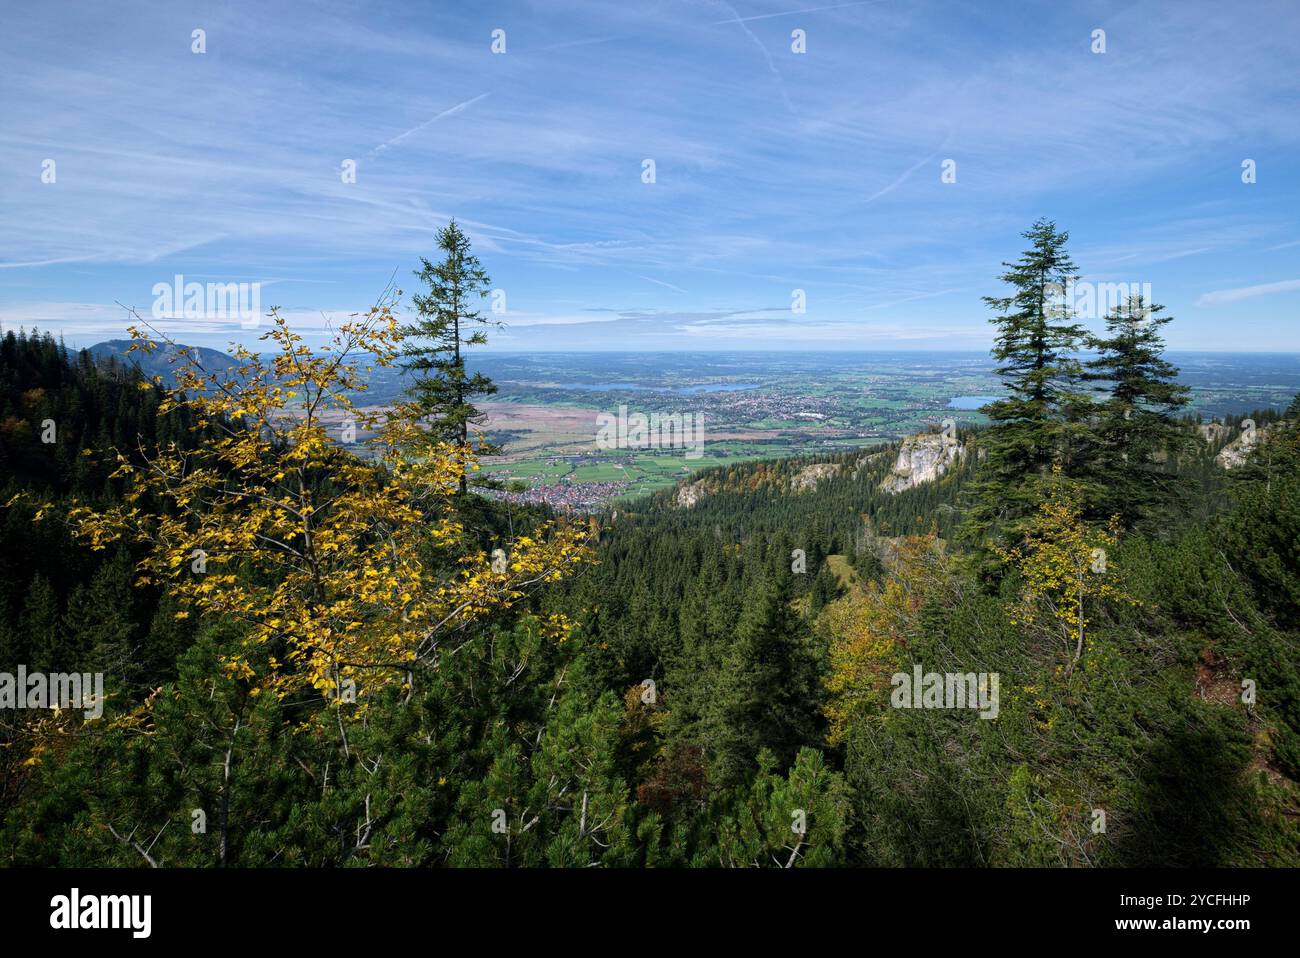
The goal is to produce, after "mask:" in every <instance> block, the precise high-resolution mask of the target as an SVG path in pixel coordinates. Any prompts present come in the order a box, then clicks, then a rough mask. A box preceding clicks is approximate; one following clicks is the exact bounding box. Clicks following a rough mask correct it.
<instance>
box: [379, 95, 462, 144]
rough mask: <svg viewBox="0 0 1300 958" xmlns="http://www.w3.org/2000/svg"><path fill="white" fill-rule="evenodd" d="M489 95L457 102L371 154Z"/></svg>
mask: <svg viewBox="0 0 1300 958" xmlns="http://www.w3.org/2000/svg"><path fill="white" fill-rule="evenodd" d="M487 95H488V94H486V93H480V94H479V95H478V96H476V97H474V98H473V99H472V100H466V101H465V102H464V103H457V104H456V105H455V106H453V107H451V108H449V109H446V110H443V111H442V112H441V113H439V114H438V115H437V116H435V117H431V118H429V119H427V120H425V121H424V122H423V123H421V124H420V125H419V126H413V127H411V128H410V129H409V130H407V131H406V132H405V133H399V134H398V135H397V136H395V137H393V138H392V139H391V140H389V141H388V142H387V143H381V144H379V146H377V147H375V148H374V149H373V150H371V151H370V153H369V155H370V156H377V155H378V154H380V153H383V152H384V151H385V150H387V149H388V148H389V147H390V146H394V145H396V144H398V143H401V142H402V141H403V140H404V139H406V138H407V137H408V136H410V135H411V134H412V133H419V132H420V131H421V130H423V129H424V128H425V127H427V126H431V125H432V124H434V123H437V122H438V121H439V120H441V119H443V118H444V117H448V116H451V115H453V114H455V113H460V112H461V111H462V110H465V109H467V108H469V107H471V106H473V105H474V104H475V103H477V102H478V101H479V100H481V99H483V98H484V97H486V96H487Z"/></svg>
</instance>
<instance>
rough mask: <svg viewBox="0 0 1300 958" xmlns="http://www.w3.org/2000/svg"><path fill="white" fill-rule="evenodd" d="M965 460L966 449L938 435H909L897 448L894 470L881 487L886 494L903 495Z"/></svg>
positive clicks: (929, 433)
mask: <svg viewBox="0 0 1300 958" xmlns="http://www.w3.org/2000/svg"><path fill="white" fill-rule="evenodd" d="M965 457H966V447H965V446H963V445H961V444H960V443H958V442H956V441H954V440H953V439H950V438H948V437H946V436H944V435H943V434H942V433H937V432H923V433H919V434H918V435H915V436H908V437H907V438H906V439H904V440H903V444H902V445H901V446H899V447H898V456H897V457H896V458H895V459H894V468H893V469H891V470H890V471H889V475H888V476H886V477H885V479H884V481H883V482H882V483H881V484H880V488H881V489H883V490H884V491H885V492H902V491H903V490H904V489H912V488H914V487H915V486H918V485H920V484H921V483H923V482H933V481H934V480H935V479H938V478H939V477H940V476H942V475H943V474H944V473H945V472H947V471H948V470H949V469H951V468H952V467H953V466H955V465H956V464H957V463H959V462H961V461H962V459H964V458H965Z"/></svg>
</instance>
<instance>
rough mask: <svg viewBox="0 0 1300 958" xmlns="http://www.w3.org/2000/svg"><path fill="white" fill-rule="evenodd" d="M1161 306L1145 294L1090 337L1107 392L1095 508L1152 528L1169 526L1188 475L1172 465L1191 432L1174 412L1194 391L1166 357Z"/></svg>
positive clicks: (1095, 372) (1093, 370) (1093, 368)
mask: <svg viewBox="0 0 1300 958" xmlns="http://www.w3.org/2000/svg"><path fill="white" fill-rule="evenodd" d="M1163 310H1164V307H1163V306H1157V305H1154V304H1151V303H1147V302H1146V301H1145V300H1144V299H1143V298H1142V297H1141V296H1135V297H1132V298H1130V299H1128V300H1127V301H1126V302H1124V303H1122V304H1120V305H1119V306H1117V307H1116V308H1115V309H1114V310H1113V311H1112V312H1111V313H1110V315H1108V316H1107V317H1106V331H1107V333H1108V334H1109V335H1108V336H1106V337H1092V338H1091V339H1090V345H1091V346H1092V348H1093V349H1095V350H1096V351H1097V352H1098V353H1099V355H1098V357H1097V358H1096V359H1094V360H1092V361H1091V362H1089V363H1088V368H1089V373H1088V378H1090V379H1094V380H1100V381H1102V382H1104V383H1105V384H1106V385H1105V386H1103V387H1101V388H1106V389H1108V390H1109V398H1108V399H1106V400H1105V401H1104V402H1103V403H1102V404H1101V409H1100V412H1101V417H1100V421H1099V423H1098V425H1097V434H1098V439H1099V443H1098V447H1097V456H1096V459H1095V460H1094V468H1095V470H1096V474H1097V478H1098V479H1099V480H1100V483H1099V488H1100V490H1101V491H1100V498H1099V502H1098V510H1097V511H1099V512H1100V513H1101V515H1102V516H1104V517H1109V516H1111V515H1118V516H1119V517H1120V521H1121V523H1122V524H1123V526H1124V527H1125V528H1128V529H1137V528H1140V529H1142V530H1143V531H1148V532H1149V531H1156V530H1159V529H1160V528H1162V527H1166V526H1167V524H1168V520H1169V518H1170V514H1171V508H1172V507H1173V506H1174V505H1175V502H1174V500H1175V498H1176V496H1177V494H1178V489H1179V487H1180V485H1182V484H1183V483H1184V480H1182V479H1180V477H1179V475H1178V473H1177V471H1176V469H1174V468H1172V467H1171V466H1170V465H1167V464H1169V463H1171V462H1172V461H1173V460H1176V458H1177V456H1178V454H1179V453H1180V452H1182V451H1183V450H1184V449H1186V448H1187V446H1188V445H1189V444H1190V442H1191V438H1192V436H1191V433H1190V432H1189V431H1188V430H1187V429H1186V428H1184V427H1183V426H1181V425H1180V424H1179V423H1178V421H1177V420H1176V418H1175V416H1176V414H1177V413H1178V411H1179V410H1180V409H1181V408H1182V407H1183V406H1185V405H1186V404H1187V401H1188V394H1189V390H1188V388H1187V387H1186V386H1180V385H1179V384H1178V383H1177V381H1176V380H1177V378H1178V369H1177V368H1176V367H1174V366H1173V365H1171V364H1170V363H1168V362H1166V361H1165V359H1164V356H1163V353H1164V346H1165V344H1164V339H1163V338H1162V337H1161V334H1160V327H1162V326H1164V325H1165V324H1166V323H1168V322H1169V321H1170V320H1171V319H1172V317H1170V316H1162V315H1160V313H1162V312H1163ZM1158 460H1163V461H1158Z"/></svg>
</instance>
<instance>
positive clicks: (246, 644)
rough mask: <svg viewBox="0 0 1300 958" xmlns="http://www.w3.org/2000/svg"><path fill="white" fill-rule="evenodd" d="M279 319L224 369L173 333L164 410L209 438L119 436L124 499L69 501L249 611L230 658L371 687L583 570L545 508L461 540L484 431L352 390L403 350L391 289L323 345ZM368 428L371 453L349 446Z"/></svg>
mask: <svg viewBox="0 0 1300 958" xmlns="http://www.w3.org/2000/svg"><path fill="white" fill-rule="evenodd" d="M271 320H272V328H271V329H270V330H269V331H268V332H267V333H265V334H264V335H263V336H262V339H263V341H266V342H268V343H270V344H271V346H272V347H273V349H274V351H273V352H271V353H270V354H269V355H268V356H266V357H263V356H261V355H258V354H257V353H255V352H253V351H252V350H250V349H248V348H246V347H243V346H238V347H236V348H235V350H234V352H233V355H234V358H235V359H236V364H235V365H234V366H232V367H231V368H229V369H225V370H217V371H213V370H208V369H205V368H204V367H203V365H202V362H201V361H200V359H199V357H198V356H197V354H196V353H195V351H193V350H188V349H186V348H185V347H180V346H177V345H176V344H174V343H171V342H170V340H166V339H165V337H163V338H164V340H165V341H166V342H167V343H168V344H169V345H170V346H172V348H173V349H175V350H177V352H178V353H179V355H180V356H181V362H180V363H179V364H178V368H177V371H176V374H175V385H174V386H173V387H172V388H171V389H169V390H168V395H167V397H166V399H165V400H164V402H163V404H162V406H161V407H160V410H159V414H160V415H168V414H170V413H172V412H174V411H177V410H180V409H187V410H189V411H190V412H191V413H193V414H194V416H195V419H196V422H197V425H196V426H195V428H197V429H205V428H209V427H212V428H215V429H216V431H217V438H216V439H215V440H214V441H212V442H209V443H206V444H204V445H202V446H200V447H199V448H197V449H193V450H184V449H181V448H180V447H178V446H177V445H176V444H174V443H173V444H168V445H166V446H165V447H163V448H156V449H146V448H143V447H140V448H137V449H135V450H130V451H125V450H117V451H116V458H117V462H118V464H119V465H118V469H117V471H116V473H115V477H118V478H121V479H123V480H125V482H126V485H127V490H126V493H125V495H124V497H123V501H122V503H121V505H119V506H115V507H113V508H111V509H107V510H103V511H97V510H95V509H91V508H87V507H85V506H76V507H74V508H73V509H72V510H71V512H70V519H71V521H72V524H73V526H74V528H75V530H76V531H77V533H78V534H79V535H81V536H82V537H83V538H84V539H85V540H86V541H87V542H89V543H90V544H91V546H92V548H94V549H104V548H106V547H107V546H108V545H109V544H110V543H113V542H114V541H116V540H119V539H127V540H130V541H132V542H134V543H135V544H136V545H137V546H140V547H143V549H144V558H143V559H142V561H141V562H140V563H139V580H138V581H139V583H140V584H150V583H154V584H160V585H161V586H163V587H164V588H165V589H166V591H168V592H169V593H170V594H171V595H173V596H174V597H175V598H177V599H178V600H179V601H180V603H181V606H182V610H181V611H180V612H178V613H177V617H178V618H181V617H188V616H189V615H191V614H192V613H195V614H199V615H202V616H206V617H210V618H211V619H215V620H219V621H224V622H227V623H239V624H240V625H241V626H242V632H243V635H244V638H243V640H242V644H241V645H240V647H239V648H238V649H237V650H236V651H233V652H230V653H227V654H225V655H224V656H223V663H222V664H223V666H224V668H225V670H226V671H227V673H228V674H229V675H231V676H234V677H239V678H242V679H244V680H246V681H247V682H248V683H249V684H250V686H251V687H252V688H253V691H254V694H260V693H262V692H268V693H272V694H274V695H276V696H278V697H279V698H281V699H284V698H286V697H287V696H289V695H291V694H293V693H296V692H300V691H302V690H304V689H308V688H314V689H316V690H318V691H319V692H320V693H321V694H323V695H325V696H327V697H328V698H330V699H331V700H333V701H335V702H345V701H346V702H354V701H355V702H358V703H359V704H362V705H364V702H363V698H362V697H364V696H365V695H367V694H368V693H374V692H377V691H378V690H379V689H380V688H382V687H384V686H385V685H388V684H391V683H394V682H403V681H405V680H406V675H407V673H408V672H409V671H410V670H411V669H412V668H413V667H414V666H415V665H416V664H417V663H418V664H422V665H428V666H433V667H435V668H436V666H437V665H438V663H439V661H440V659H441V657H443V656H445V655H449V654H453V653H454V652H455V650H456V648H457V642H458V638H457V637H458V636H464V635H465V634H466V632H467V630H468V629H469V628H470V627H471V626H472V625H473V624H474V623H475V622H476V621H479V620H481V619H482V618H483V617H485V616H487V615H489V614H490V613H493V612H495V611H498V610H503V609H507V608H509V607H511V606H512V605H514V604H515V603H517V602H519V601H520V600H522V599H523V598H524V597H525V596H526V595H528V594H529V592H530V591H531V590H532V589H533V588H534V587H535V586H538V585H540V584H541V583H545V582H552V581H556V580H558V579H560V578H561V577H563V576H564V575H565V574H567V573H568V572H570V571H572V570H573V569H574V568H575V567H576V566H577V565H578V564H579V563H581V562H583V561H584V559H585V557H586V551H585V543H584V537H583V536H582V535H580V534H579V532H578V531H577V530H573V529H569V528H567V527H564V526H557V525H554V524H550V525H545V526H543V527H542V528H541V529H540V530H532V533H533V534H532V535H525V536H520V537H518V538H517V539H515V540H514V541H510V542H503V543H501V546H500V547H499V548H496V549H494V550H493V552H492V555H491V557H489V556H488V555H487V554H486V553H485V551H484V550H481V549H479V550H475V551H472V552H470V554H458V553H459V552H463V551H464V550H463V549H458V546H459V544H460V541H461V537H462V532H463V529H462V526H461V523H460V521H459V520H458V518H457V517H456V512H455V510H454V509H453V508H452V506H451V500H452V497H453V496H454V495H455V494H456V492H457V489H458V486H459V481H460V477H461V476H463V475H464V472H465V470H466V469H471V470H472V469H476V468H477V465H476V463H475V462H474V456H473V453H472V451H471V450H470V449H469V448H468V447H467V446H465V445H458V444H452V443H448V442H445V441H441V440H439V439H438V438H437V437H431V436H429V435H428V434H427V432H426V431H425V430H424V429H423V428H422V427H421V424H420V421H419V420H420V416H419V412H418V410H416V409H415V408H414V406H412V405H410V404H399V405H397V406H396V407H394V408H389V409H385V410H377V409H373V408H362V407H360V406H358V405H356V403H355V400H354V398H353V397H354V396H355V395H356V394H359V393H363V392H364V391H365V390H366V374H368V373H370V372H372V371H373V370H374V369H375V368H376V367H391V366H393V364H394V362H395V358H396V356H397V355H398V351H399V347H400V342H401V333H400V330H399V328H398V326H397V323H396V321H395V319H394V316H393V312H392V307H391V305H390V303H389V302H387V301H385V302H381V303H380V304H378V305H376V306H375V307H373V308H371V309H370V311H369V312H367V313H365V314H361V315H357V316H353V317H351V318H350V319H349V320H348V321H347V322H344V323H343V324H342V325H340V326H339V327H338V329H337V331H336V332H335V333H334V334H333V336H332V338H331V340H330V342H329V343H328V345H326V346H324V347H322V348H320V349H317V350H313V349H312V348H310V347H309V346H308V345H307V344H306V343H305V342H304V341H303V339H302V337H301V336H299V335H298V334H296V333H294V332H293V331H292V330H291V329H290V328H289V326H288V324H287V323H286V322H285V320H284V319H283V317H281V316H280V315H279V313H278V312H277V311H274V310H273V311H272V313H271ZM143 327H144V328H142V326H140V325H137V326H133V327H132V328H131V335H132V339H133V341H134V343H133V346H132V349H133V350H134V349H141V350H145V351H146V352H147V351H152V350H153V349H155V348H157V346H158V342H157V341H156V340H155V338H154V337H153V336H152V335H151V332H152V330H151V329H149V328H148V326H147V324H143ZM358 431H362V432H364V433H367V434H369V437H368V438H367V439H366V440H365V442H364V446H365V447H366V448H367V450H368V455H356V454H354V453H352V452H350V451H349V450H348V449H347V448H345V444H351V443H354V442H355V441H356V435H357V433H358ZM548 624H549V627H550V628H551V630H552V632H553V633H554V634H555V635H556V636H557V637H562V636H563V634H564V632H565V630H566V629H567V623H566V622H565V621H564V620H563V619H562V617H558V616H557V617H554V618H553V619H552V620H550V621H549V623H548ZM362 711H364V708H363V709H362Z"/></svg>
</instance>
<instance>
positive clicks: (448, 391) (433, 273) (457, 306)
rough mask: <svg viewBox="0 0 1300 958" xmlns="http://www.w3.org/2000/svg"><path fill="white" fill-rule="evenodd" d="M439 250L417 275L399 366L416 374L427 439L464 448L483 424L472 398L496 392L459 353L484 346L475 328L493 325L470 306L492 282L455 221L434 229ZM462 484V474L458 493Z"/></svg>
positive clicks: (485, 450) (485, 448)
mask: <svg viewBox="0 0 1300 958" xmlns="http://www.w3.org/2000/svg"><path fill="white" fill-rule="evenodd" d="M438 249H440V250H441V251H442V253H443V258H442V261H441V262H439V263H437V264H434V263H431V262H430V261H429V260H428V259H426V258H424V257H421V258H420V262H421V264H422V268H421V269H420V270H418V271H417V272H416V274H415V275H416V276H418V277H419V278H420V281H421V282H422V283H423V284H424V285H425V287H426V288H425V291H424V292H422V293H417V294H416V295H415V297H414V298H413V301H414V304H415V309H416V315H417V317H418V318H417V320H416V322H414V323H412V324H410V325H407V326H405V327H403V329H402V333H403V335H405V336H407V337H409V339H410V340H412V341H408V342H407V343H406V344H405V346H404V348H403V350H402V355H403V357H405V359H406V362H405V363H404V364H403V368H404V369H405V370H407V371H408V372H411V373H414V374H415V380H414V382H413V383H412V385H411V387H410V389H409V390H408V395H409V396H410V397H411V398H412V400H413V401H414V402H415V403H416V405H417V406H418V407H419V409H420V411H421V412H422V413H423V415H424V416H425V418H426V421H427V422H428V424H429V436H430V438H431V439H432V440H433V441H435V442H436V441H443V442H454V443H458V444H460V445H462V446H467V445H469V429H470V426H480V425H482V424H483V422H484V421H485V417H484V416H483V415H482V414H481V413H480V412H479V411H478V410H477V409H476V408H475V407H474V405H473V402H472V400H473V399H474V397H476V396H489V395H491V394H493V393H495V392H496V391H497V388H496V386H495V385H494V384H493V382H492V380H490V379H488V378H487V377H486V376H484V375H483V374H482V373H480V372H476V373H474V375H473V376H469V375H467V374H466V372H465V357H464V353H463V349H464V347H467V346H479V345H482V344H484V343H486V342H487V334H486V333H485V332H484V331H483V330H482V329H481V328H477V327H481V326H491V325H495V324H494V323H493V322H492V320H490V319H488V318H487V317H485V316H484V315H483V314H482V313H481V312H479V311H478V309H476V308H475V306H474V303H475V301H476V300H477V299H480V298H482V297H483V296H484V295H486V293H487V290H488V287H489V286H490V285H491V282H492V281H491V280H490V279H489V278H488V275H487V273H486V272H485V271H484V269H483V267H482V266H481V265H480V264H479V261H478V257H476V256H475V255H474V254H473V253H472V252H470V242H469V237H468V236H466V235H465V234H464V233H463V232H462V231H461V228H460V227H459V226H458V225H457V224H456V221H455V220H452V221H451V222H450V223H449V224H448V225H446V226H444V227H443V228H442V229H440V230H439V231H438ZM477 451H478V453H479V454H488V455H490V454H491V453H492V452H494V451H495V450H494V449H493V448H492V447H491V446H489V445H488V444H486V443H483V444H480V445H479V446H478V449H477ZM466 485H467V482H466V478H465V475H464V474H463V473H462V475H461V478H460V489H461V492H462V493H463V492H464V491H465V489H466Z"/></svg>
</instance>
